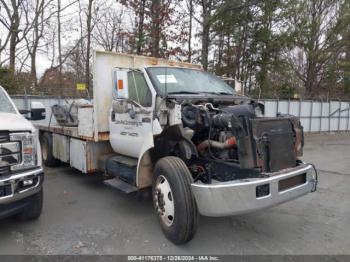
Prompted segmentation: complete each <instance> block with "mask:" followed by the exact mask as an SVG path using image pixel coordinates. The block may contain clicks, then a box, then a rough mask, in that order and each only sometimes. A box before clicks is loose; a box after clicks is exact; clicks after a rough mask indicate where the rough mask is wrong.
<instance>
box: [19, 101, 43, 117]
mask: <svg viewBox="0 0 350 262" xmlns="http://www.w3.org/2000/svg"><path fill="white" fill-rule="evenodd" d="M19 112H20V114H22V115H24V117H25V118H26V119H28V120H34V121H35V120H43V119H45V118H46V109H45V106H44V105H43V104H42V103H41V102H32V103H31V104H30V110H25V109H21V110H19Z"/></svg>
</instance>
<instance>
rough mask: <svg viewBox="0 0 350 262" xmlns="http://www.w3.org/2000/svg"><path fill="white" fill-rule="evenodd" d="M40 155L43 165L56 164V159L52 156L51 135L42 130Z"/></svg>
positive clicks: (51, 165) (50, 165) (52, 165)
mask: <svg viewBox="0 0 350 262" xmlns="http://www.w3.org/2000/svg"><path fill="white" fill-rule="evenodd" d="M40 144H41V155H42V158H43V162H44V164H45V166H48V167H54V166H57V165H58V160H57V159H56V158H55V157H54V156H53V145H52V135H51V134H50V133H48V132H44V133H43V134H42V135H41V136H40Z"/></svg>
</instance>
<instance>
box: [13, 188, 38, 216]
mask: <svg viewBox="0 0 350 262" xmlns="http://www.w3.org/2000/svg"><path fill="white" fill-rule="evenodd" d="M43 195H44V194H43V189H40V191H39V192H38V193H36V194H35V195H33V196H31V198H32V200H31V201H32V202H31V204H30V205H29V206H28V207H26V209H25V210H23V211H22V212H21V213H19V214H18V215H17V218H18V219H19V220H34V219H37V218H39V217H40V215H41V211H42V209H43V198H44V197H43Z"/></svg>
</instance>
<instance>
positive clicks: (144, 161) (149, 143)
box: [136, 125, 198, 189]
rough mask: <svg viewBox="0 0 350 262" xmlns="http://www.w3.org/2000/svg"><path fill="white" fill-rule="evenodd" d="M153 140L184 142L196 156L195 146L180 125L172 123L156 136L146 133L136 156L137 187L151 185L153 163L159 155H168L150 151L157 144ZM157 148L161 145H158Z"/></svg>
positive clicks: (173, 142)
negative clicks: (172, 124)
mask: <svg viewBox="0 0 350 262" xmlns="http://www.w3.org/2000/svg"><path fill="white" fill-rule="evenodd" d="M155 140H158V141H159V140H163V141H166V142H169V144H174V145H177V144H179V142H184V143H185V145H186V146H187V149H188V150H190V152H191V154H192V155H196V156H198V151H197V148H196V146H195V145H194V144H193V143H192V141H191V140H190V139H189V138H188V137H186V134H185V132H184V130H183V128H182V125H174V126H171V127H169V128H166V129H164V130H163V132H161V133H160V134H159V135H157V136H153V135H152V134H151V133H150V134H149V135H147V137H145V140H144V143H143V145H142V150H141V154H140V156H139V158H138V159H139V160H138V165H137V174H136V186H137V187H138V188H139V189H141V188H145V187H149V186H152V178H153V166H154V164H155V161H157V160H158V159H159V158H161V157H164V156H167V155H168V154H167V151H164V152H161V151H158V150H155V151H156V152H152V149H154V148H155V144H156V145H157V142H156V143H155V142H154V141H155ZM159 148H163V147H162V146H159ZM167 149H169V147H167ZM157 151H158V152H157ZM152 154H153V155H152Z"/></svg>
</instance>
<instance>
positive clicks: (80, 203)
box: [0, 134, 350, 255]
mask: <svg viewBox="0 0 350 262" xmlns="http://www.w3.org/2000/svg"><path fill="white" fill-rule="evenodd" d="M306 140H307V141H306V147H305V154H304V158H303V159H304V160H305V161H308V162H311V163H314V164H315V165H316V166H317V168H318V170H319V179H320V181H319V187H318V191H317V192H316V193H313V194H309V195H307V196H305V197H302V198H299V199H297V200H295V201H292V202H289V203H286V204H283V205H280V206H277V207H274V208H271V209H268V210H264V211H260V212H256V213H252V214H248V215H240V216H234V217H224V218H208V217H201V219H200V223H199V227H198V232H197V235H196V236H195V238H194V239H193V240H192V241H191V242H190V243H188V244H187V245H184V246H175V245H173V244H172V243H171V242H169V241H168V240H167V239H166V238H165V237H164V236H163V234H162V232H161V230H160V227H159V225H158V222H157V219H156V216H155V213H154V212H153V208H152V203H151V201H150V200H148V201H146V200H143V201H141V200H140V199H138V197H137V196H136V195H124V194H123V193H120V192H119V191H117V190H114V189H112V188H109V187H106V186H105V185H104V184H103V183H102V177H101V176H99V175H93V176H87V175H82V174H81V173H79V172H78V171H75V170H74V169H71V168H69V167H58V168H54V169H52V168H47V169H46V180H45V203H44V210H43V214H42V216H41V217H40V219H39V220H37V221H32V222H17V221H15V220H14V219H10V218H9V219H5V220H2V221H0V254H152V255H154V254H240V255H241V254H350V237H349V236H350V190H349V188H350V152H349V151H350V134H333V135H312V136H307V137H306ZM230 201H234V199H232V200H230Z"/></svg>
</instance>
